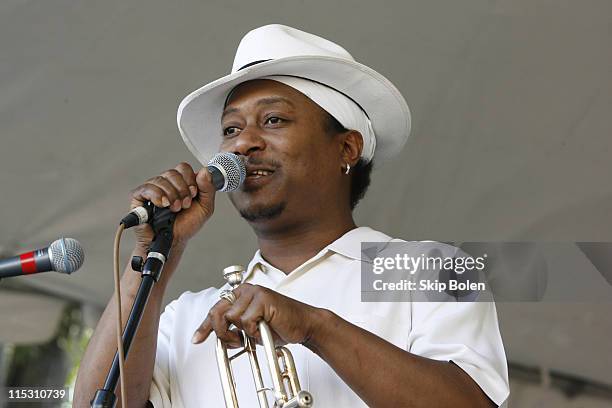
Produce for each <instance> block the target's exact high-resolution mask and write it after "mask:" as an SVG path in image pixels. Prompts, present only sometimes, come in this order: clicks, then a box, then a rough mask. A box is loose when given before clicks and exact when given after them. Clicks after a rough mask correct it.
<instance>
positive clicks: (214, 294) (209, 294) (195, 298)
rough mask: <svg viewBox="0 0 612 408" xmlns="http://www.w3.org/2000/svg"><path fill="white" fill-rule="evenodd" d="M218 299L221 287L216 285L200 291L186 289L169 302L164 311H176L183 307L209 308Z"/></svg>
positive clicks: (191, 308) (187, 308) (193, 308)
mask: <svg viewBox="0 0 612 408" xmlns="http://www.w3.org/2000/svg"><path fill="white" fill-rule="evenodd" d="M218 300H219V289H218V288H215V287H210V288H206V289H204V290H201V291H199V292H192V291H186V292H183V293H182V294H181V295H180V296H179V297H178V298H176V299H174V300H172V301H171V302H170V303H168V305H167V306H166V308H165V309H164V312H176V311H178V310H181V309H186V310H208V309H210V308H211V307H212V305H214V304H215V303H216V302H217V301H218Z"/></svg>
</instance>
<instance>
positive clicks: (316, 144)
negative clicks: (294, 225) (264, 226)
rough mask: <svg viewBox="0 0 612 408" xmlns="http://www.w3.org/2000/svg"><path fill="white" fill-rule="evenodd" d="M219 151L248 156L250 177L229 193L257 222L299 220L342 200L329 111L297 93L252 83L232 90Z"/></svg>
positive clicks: (242, 211)
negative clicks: (327, 122)
mask: <svg viewBox="0 0 612 408" xmlns="http://www.w3.org/2000/svg"><path fill="white" fill-rule="evenodd" d="M221 124H222V129H223V135H222V137H223V140H222V142H221V148H220V150H221V151H226V152H233V153H236V154H241V155H244V156H246V158H247V160H246V164H247V178H246V181H245V182H244V184H243V186H242V187H241V188H240V189H239V190H237V191H235V192H233V193H230V194H229V197H230V200H231V201H232V203H233V204H234V206H235V207H236V208H237V209H238V211H239V212H240V214H241V215H242V216H243V217H244V218H245V219H247V220H248V221H250V222H253V223H270V222H272V223H275V224H276V225H279V224H280V225H285V223H286V222H291V221H292V220H293V221H298V220H300V219H304V217H313V216H316V214H317V213H318V214H320V212H321V211H325V209H326V208H327V206H328V205H330V203H333V201H334V200H336V201H337V200H339V199H344V197H340V196H339V195H340V190H339V186H340V183H341V176H342V175H341V171H340V167H341V163H342V162H341V147H340V143H339V142H338V138H337V137H333V136H330V135H329V134H327V132H326V130H325V111H323V109H321V108H320V107H319V106H318V105H317V104H315V103H314V102H312V101H311V100H310V99H309V98H307V97H306V96H304V95H303V94H302V93H300V92H298V91H296V90H295V89H293V88H291V87H289V86H287V85H285V84H282V83H279V82H276V81H271V80H254V81H249V82H246V83H244V84H241V85H239V86H238V87H236V88H235V89H234V91H233V92H232V94H231V97H230V99H229V101H228V104H227V106H226V108H225V110H224V113H223V116H222V119H221Z"/></svg>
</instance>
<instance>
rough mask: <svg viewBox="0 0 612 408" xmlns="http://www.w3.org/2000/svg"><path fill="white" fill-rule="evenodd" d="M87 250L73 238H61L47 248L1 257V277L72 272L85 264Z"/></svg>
mask: <svg viewBox="0 0 612 408" xmlns="http://www.w3.org/2000/svg"><path fill="white" fill-rule="evenodd" d="M84 260H85V251H83V247H82V246H81V244H80V243H79V241H77V240H76V239H73V238H60V239H58V240H56V241H53V242H52V243H51V245H49V246H48V247H46V248H41V249H37V250H35V251H31V252H26V253H24V254H21V255H18V256H14V257H12V258H7V259H0V279H1V278H8V277H11V276H20V275H31V274H34V273H40V272H49V271H55V272H61V273H66V274H71V273H72V272H74V271H76V270H77V269H79V268H80V267H81V265H83V261H84Z"/></svg>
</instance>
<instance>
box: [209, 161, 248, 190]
mask: <svg viewBox="0 0 612 408" xmlns="http://www.w3.org/2000/svg"><path fill="white" fill-rule="evenodd" d="M208 165H209V166H213V167H216V168H217V169H219V171H220V172H221V173H223V175H224V176H225V184H224V185H223V188H221V189H220V190H219V191H234V190H236V189H237V188H238V187H240V186H241V185H242V183H244V179H245V178H246V167H245V166H244V159H243V158H242V156H238V155H236V154H234V153H227V152H226V153H217V154H215V155H214V156H213V158H212V159H210V161H209V162H208Z"/></svg>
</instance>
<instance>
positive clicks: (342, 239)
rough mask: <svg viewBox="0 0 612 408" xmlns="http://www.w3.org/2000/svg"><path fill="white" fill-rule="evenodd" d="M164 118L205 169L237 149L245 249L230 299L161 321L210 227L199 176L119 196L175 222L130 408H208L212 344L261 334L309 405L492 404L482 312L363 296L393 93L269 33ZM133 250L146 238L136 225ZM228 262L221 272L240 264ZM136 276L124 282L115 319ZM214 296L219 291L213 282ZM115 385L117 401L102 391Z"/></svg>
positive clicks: (140, 340) (389, 142)
mask: <svg viewBox="0 0 612 408" xmlns="http://www.w3.org/2000/svg"><path fill="white" fill-rule="evenodd" d="M178 124H179V128H180V131H181V134H182V136H183V139H184V141H185V142H186V144H187V146H188V147H189V149H190V150H191V151H192V152H193V153H194V154H195V155H196V157H197V158H198V159H199V161H200V162H202V163H203V164H206V163H207V162H208V160H209V158H210V157H211V156H212V155H213V154H214V153H215V152H217V151H222V152H232V153H235V154H238V155H242V156H243V157H244V159H245V163H246V168H247V178H246V181H245V182H244V184H243V185H242V187H241V188H240V189H238V190H236V191H235V192H232V193H230V199H231V202H232V204H233V205H234V207H236V209H237V210H238V212H239V213H240V215H241V216H242V218H244V219H245V220H246V221H247V222H248V223H249V225H250V226H251V227H252V228H253V231H254V232H255V235H256V236H257V242H258V245H259V249H258V250H257V252H256V253H255V255H254V257H253V259H252V260H251V261H250V263H249V264H248V266H247V267H246V271H245V273H244V282H245V283H244V284H242V285H241V286H239V287H238V288H237V289H235V290H234V291H233V293H234V296H233V297H232V298H229V299H228V298H227V297H226V298H223V299H220V297H219V294H220V290H219V289H216V288H209V289H206V290H203V291H201V292H197V293H193V292H186V293H184V294H183V295H181V296H180V297H179V298H178V299H177V300H174V301H173V302H171V303H170V304H169V305H168V306H167V307H166V308H165V311H164V313H163V314H162V315H161V318H160V312H161V304H162V299H163V295H164V291H165V288H166V286H167V284H168V282H169V280H170V279H172V276H173V275H174V273H175V271H176V269H177V267H178V264H179V261H180V259H181V256H182V254H183V252H184V250H185V248H186V246H187V244H188V242H189V240H190V238H192V237H193V236H194V235H195V234H196V233H197V232H198V231H200V229H201V228H202V226H203V225H204V224H205V223H206V221H207V220H208V219H209V218H210V217H211V216H212V214H213V210H214V197H215V190H214V188H213V186H212V183H211V178H210V174H209V173H208V172H207V171H206V170H205V169H202V170H199V171H198V172H194V170H193V169H192V168H191V166H190V165H188V164H186V163H181V164H179V165H178V166H176V167H175V168H174V169H171V170H168V171H166V172H164V173H162V174H161V175H159V176H157V177H154V178H151V179H149V180H148V181H147V182H146V183H144V184H142V185H141V186H139V187H137V188H136V189H134V190H133V192H132V203H131V205H132V207H135V206H138V205H141V204H142V203H143V202H145V201H147V200H150V201H152V202H153V203H154V204H155V205H156V206H159V207H169V208H170V209H171V210H172V211H174V212H176V213H177V218H176V223H175V226H174V243H173V247H172V250H171V254H170V257H169V259H168V261H167V262H166V266H165V269H164V272H163V274H162V276H161V278H160V281H159V282H158V283H157V285H156V286H155V287H154V289H153V292H152V294H151V297H150V299H149V303H148V305H147V308H146V311H145V314H144V317H143V319H142V323H141V324H140V327H139V329H138V333H137V335H136V337H135V340H134V342H133V344H132V347H131V350H130V354H129V358H128V359H127V362H126V373H125V374H126V376H125V379H126V387H127V397H128V404H129V406H130V407H145V406H147V405H149V406H151V404H152V405H153V406H154V407H155V408H162V407H163V408H166V407H190V408H191V407H194V408H195V407H215V408H216V407H222V406H223V404H224V403H223V396H222V392H221V386H220V381H219V375H218V369H217V364H216V359H215V336H214V335H216V336H217V337H219V338H220V339H222V340H224V341H225V342H226V343H227V344H229V345H231V346H239V345H240V337H239V335H238V334H237V332H236V331H235V330H230V325H232V324H233V325H235V326H236V327H237V328H238V329H241V330H244V331H245V332H246V333H247V334H248V335H249V336H252V337H255V338H257V337H258V336H259V332H258V330H257V323H258V322H259V321H260V320H264V321H265V322H267V323H268V325H269V326H270V328H271V330H272V331H273V333H274V336H275V338H276V340H277V341H278V342H279V343H284V344H287V345H288V348H290V350H291V351H292V353H293V355H294V358H295V363H296V366H297V369H298V374H299V378H300V381H301V383H302V386H303V388H305V389H307V390H309V391H310V392H311V393H312V395H313V396H314V399H315V406H317V407H324V408H328V407H346V408H355V407H365V406H369V407H427V408H430V407H470V408H473V407H492V406H499V405H501V404H502V403H503V402H504V401H505V400H506V398H507V396H508V392H509V391H508V374H507V366H506V358H505V353H504V349H503V345H502V341H501V337H500V334H499V328H498V323H497V316H496V311H495V305H494V303H476V302H454V303H453V302H448V303H441V302H371V303H366V302H362V301H361V287H360V268H361V263H362V259H361V243H362V242H390V241H393V242H401V240H395V239H392V238H390V237H389V236H387V235H385V234H383V233H381V232H378V231H375V230H373V229H371V228H368V227H357V226H356V225H355V222H354V220H353V215H352V211H353V209H354V208H355V206H356V204H357V202H358V201H359V200H360V199H361V198H362V197H363V195H364V193H365V190H366V188H367V187H368V184H369V180H370V171H371V169H372V163H373V161H376V162H377V163H381V162H384V160H385V159H387V158H389V157H391V156H392V155H393V154H395V153H397V152H399V151H400V150H401V148H402V146H403V145H404V144H405V142H406V139H407V137H408V134H409V132H410V112H409V110H408V106H407V105H406V102H405V101H404V98H403V97H402V95H401V94H400V93H399V91H398V90H397V89H396V88H395V87H394V86H393V84H391V82H389V80H387V79H386V78H385V77H383V76H382V75H381V74H379V73H378V72H376V71H374V70H372V69H371V68H368V67H366V66H364V65H362V64H359V63H357V62H355V60H354V59H353V58H352V57H351V55H350V54H349V53H348V52H347V51H346V50H344V49H343V48H342V47H340V46H338V45H337V44H334V43H332V42H330V41H328V40H326V39H323V38H321V37H317V36H315V35H312V34H309V33H306V32H303V31H300V30H296V29H294V28H291V27H286V26H282V25H268V26H264V27H260V28H258V29H255V30H253V31H251V32H249V33H248V34H246V36H245V37H244V38H243V39H242V41H241V43H240V45H239V47H238V50H237V52H236V56H235V60H234V66H233V68H232V73H231V74H229V75H227V76H225V77H223V78H220V79H218V80H216V81H214V82H212V83H210V84H208V85H206V86H204V87H202V88H200V89H198V90H196V91H195V92H193V93H192V94H190V95H189V96H187V97H186V98H185V100H184V101H183V102H182V103H181V105H180V107H179V114H178ZM138 228H139V229H138V230H137V238H138V239H137V245H136V248H135V249H134V252H133V254H134V255H139V256H145V253H146V250H147V247H148V245H149V243H150V241H151V239H152V231H151V230H150V228H149V227H148V226H146V225H145V226H141V227H138ZM237 261H239V260H231V261H230V262H229V263H228V264H230V263H239V262H237ZM139 283H140V276H139V274H138V273H136V272H134V271H132V270H131V269H130V268H129V267H128V268H127V269H126V271H125V273H124V275H123V277H122V289H123V290H122V291H123V293H124V295H123V297H122V313H123V315H124V316H126V315H127V314H128V313H129V308H130V305H131V304H132V302H133V298H134V296H135V293H136V291H137V289H138V286H139ZM222 289H228V286H225V287H224V288H222ZM115 312H116V310H115V300H114V299H111V301H110V302H109V304H108V306H107V308H106V310H105V312H104V314H103V316H102V318H101V319H100V322H99V323H98V327H97V329H96V332H95V333H94V335H93V337H92V339H91V341H90V344H89V346H88V349H87V352H86V354H85V356H84V358H83V361H82V364H81V367H80V371H79V376H78V380H77V386H76V391H75V397H74V401H75V404H76V406H79V407H86V406H89V401H90V399H91V398H92V397H93V395H94V393H95V391H96V389H98V388H100V387H101V385H102V384H103V382H104V378H105V375H106V373H107V372H108V368H109V366H110V364H111V361H112V358H113V356H114V354H115V350H116V343H115V341H116V339H115V334H114V328H115V322H116V313H115ZM233 369H234V375H235V379H236V383H237V392H238V399H239V401H240V403H241V406H245V407H256V406H258V403H257V399H256V393H255V387H254V384H253V379H252V374H251V368H250V365H249V362H248V360H247V359H245V358H240V359H237V360H235V362H234V365H233ZM117 391H119V390H117Z"/></svg>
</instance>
